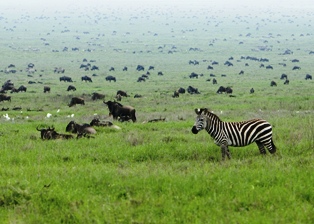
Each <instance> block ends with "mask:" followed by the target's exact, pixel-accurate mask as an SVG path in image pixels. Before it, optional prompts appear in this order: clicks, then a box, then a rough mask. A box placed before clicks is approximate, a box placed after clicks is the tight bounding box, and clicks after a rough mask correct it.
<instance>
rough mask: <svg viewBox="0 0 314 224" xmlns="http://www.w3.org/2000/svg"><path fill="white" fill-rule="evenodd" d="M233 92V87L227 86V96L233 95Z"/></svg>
mask: <svg viewBox="0 0 314 224" xmlns="http://www.w3.org/2000/svg"><path fill="white" fill-rule="evenodd" d="M232 92H233V90H232V89H231V87H229V86H227V87H226V93H227V94H232Z"/></svg>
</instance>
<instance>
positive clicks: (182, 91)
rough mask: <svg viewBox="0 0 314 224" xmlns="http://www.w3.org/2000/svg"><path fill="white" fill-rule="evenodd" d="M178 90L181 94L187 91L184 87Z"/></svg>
mask: <svg viewBox="0 0 314 224" xmlns="http://www.w3.org/2000/svg"><path fill="white" fill-rule="evenodd" d="M177 91H178V93H181V94H182V93H185V89H184V88H182V87H180V88H179V89H178V90H177Z"/></svg>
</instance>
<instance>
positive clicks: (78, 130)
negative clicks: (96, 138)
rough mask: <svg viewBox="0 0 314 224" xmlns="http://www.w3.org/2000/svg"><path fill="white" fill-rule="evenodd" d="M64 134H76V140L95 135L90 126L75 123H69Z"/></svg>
mask: <svg viewBox="0 0 314 224" xmlns="http://www.w3.org/2000/svg"><path fill="white" fill-rule="evenodd" d="M65 131H66V132H70V133H74V134H77V138H79V137H83V136H84V137H85V136H87V137H88V136H89V135H90V134H96V133H97V132H96V130H95V129H94V128H93V127H92V126H91V125H90V124H82V125H80V124H78V123H76V122H75V121H70V123H69V124H68V125H67V126H66V128H65Z"/></svg>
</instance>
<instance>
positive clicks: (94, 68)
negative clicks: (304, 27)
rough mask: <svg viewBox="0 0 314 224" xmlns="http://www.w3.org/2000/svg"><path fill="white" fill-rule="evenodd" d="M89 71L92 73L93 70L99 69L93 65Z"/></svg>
mask: <svg viewBox="0 0 314 224" xmlns="http://www.w3.org/2000/svg"><path fill="white" fill-rule="evenodd" d="M91 70H92V71H94V70H99V68H98V66H96V65H93V66H92V68H91ZM113 70H114V69H113Z"/></svg>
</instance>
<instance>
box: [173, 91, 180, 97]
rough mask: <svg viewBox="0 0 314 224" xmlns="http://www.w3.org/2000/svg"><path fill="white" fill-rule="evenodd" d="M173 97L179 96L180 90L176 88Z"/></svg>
mask: <svg viewBox="0 0 314 224" xmlns="http://www.w3.org/2000/svg"><path fill="white" fill-rule="evenodd" d="M172 97H173V98H177V97H179V92H178V90H175V91H174V92H173V95H172Z"/></svg>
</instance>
